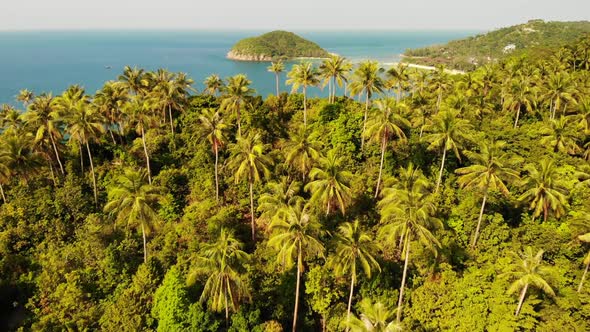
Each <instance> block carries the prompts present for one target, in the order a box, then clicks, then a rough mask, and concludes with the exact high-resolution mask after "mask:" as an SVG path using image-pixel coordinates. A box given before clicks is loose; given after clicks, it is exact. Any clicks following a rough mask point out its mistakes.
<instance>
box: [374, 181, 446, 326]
mask: <svg viewBox="0 0 590 332" xmlns="http://www.w3.org/2000/svg"><path fill="white" fill-rule="evenodd" d="M383 195H384V197H383V199H382V200H381V201H380V202H379V208H380V210H381V222H382V223H384V224H385V225H384V226H383V227H381V229H380V230H379V238H381V239H382V240H383V241H384V242H385V243H390V244H396V242H397V241H400V242H401V243H402V245H403V250H402V255H403V256H404V270H403V274H402V282H401V286H400V292H399V299H398V305H397V322H400V320H401V314H402V302H403V296H404V288H405V284H406V276H407V273H408V266H409V261H410V248H411V243H412V241H418V243H420V244H421V245H423V246H424V247H426V248H428V249H430V250H431V251H432V252H433V253H434V254H435V255H436V253H437V248H439V247H440V243H439V242H438V240H437V239H436V237H435V236H434V235H433V234H432V231H434V230H435V229H439V228H442V222H441V221H440V220H438V219H436V218H434V217H433V215H434V213H435V206H434V204H433V202H432V198H431V196H432V195H431V194H430V192H428V191H426V190H424V188H422V187H420V186H413V189H412V190H407V189H399V188H395V187H394V188H386V189H384V190H383ZM400 239H401V240H400Z"/></svg>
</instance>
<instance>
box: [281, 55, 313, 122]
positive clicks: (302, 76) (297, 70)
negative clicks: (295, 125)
mask: <svg viewBox="0 0 590 332" xmlns="http://www.w3.org/2000/svg"><path fill="white" fill-rule="evenodd" d="M287 77H288V78H289V79H288V80H287V84H289V85H292V86H293V88H292V90H291V93H294V92H297V90H299V87H301V88H302V89H303V125H304V126H307V88H308V87H310V86H317V85H319V84H320V79H319V72H318V70H317V68H315V67H314V66H313V64H312V63H311V62H309V61H306V62H302V63H299V64H296V65H293V68H292V69H291V71H290V72H289V73H288V74H287Z"/></svg>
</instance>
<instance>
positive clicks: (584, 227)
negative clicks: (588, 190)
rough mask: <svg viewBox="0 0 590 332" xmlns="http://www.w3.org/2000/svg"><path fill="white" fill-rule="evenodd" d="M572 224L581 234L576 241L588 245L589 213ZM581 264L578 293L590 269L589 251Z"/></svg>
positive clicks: (589, 235) (589, 233) (589, 230)
mask: <svg viewBox="0 0 590 332" xmlns="http://www.w3.org/2000/svg"><path fill="white" fill-rule="evenodd" d="M586 175H587V174H586ZM572 224H573V226H574V227H576V231H577V233H578V234H580V233H581V234H580V235H578V240H580V241H582V242H585V243H590V213H588V212H584V213H582V215H581V216H580V217H578V218H576V219H574V220H573V223H572ZM583 263H584V264H585V265H586V268H585V269H584V273H583V274H582V279H581V280H580V284H579V285H578V293H579V292H581V291H582V286H584V281H585V280H586V274H588V269H589V268H590V251H588V253H586V255H585V256H584V260H583Z"/></svg>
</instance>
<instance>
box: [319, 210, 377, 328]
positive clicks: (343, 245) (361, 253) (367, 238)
mask: <svg viewBox="0 0 590 332" xmlns="http://www.w3.org/2000/svg"><path fill="white" fill-rule="evenodd" d="M378 249H379V247H378V246H377V245H376V244H375V243H374V242H373V239H372V237H371V235H370V234H369V233H368V232H366V231H364V230H363V229H362V228H361V225H360V223H359V221H358V220H356V221H354V223H349V222H347V223H344V224H342V225H340V226H339V227H338V234H337V235H336V251H335V253H334V255H333V256H332V257H331V258H330V260H329V264H330V265H331V266H333V268H334V272H335V274H336V275H337V276H348V275H350V294H349V296H348V308H347V311H346V312H347V313H346V315H347V317H350V308H351V306H352V295H353V294H354V284H355V283H356V281H357V269H358V267H360V268H362V271H363V272H364V273H365V274H366V275H367V277H368V278H371V272H372V271H373V270H378V271H381V268H380V267H379V263H377V260H376V259H375V255H376V253H377V250H378Z"/></svg>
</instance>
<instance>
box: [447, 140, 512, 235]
mask: <svg viewBox="0 0 590 332" xmlns="http://www.w3.org/2000/svg"><path fill="white" fill-rule="evenodd" d="M505 146H506V142H504V141H492V142H483V143H481V144H480V152H479V153H476V152H469V151H468V152H466V153H465V154H466V155H467V157H468V158H469V160H471V162H472V163H473V164H472V165H471V166H467V167H462V168H459V169H457V170H456V171H455V173H457V174H459V175H460V176H459V179H458V181H457V182H458V183H459V185H460V186H461V187H465V188H472V189H475V190H478V191H481V192H482V193H483V200H482V202H481V209H480V210H479V218H478V219H477V228H476V229H475V234H474V235H473V241H472V242H471V247H475V245H476V244H477V237H478V235H479V229H480V226H481V220H482V218H483V212H484V209H485V206H486V201H487V198H488V193H489V192H490V190H491V191H496V190H497V191H499V192H500V193H502V194H504V195H505V196H508V195H510V191H509V190H508V188H507V187H506V184H505V183H504V181H510V182H512V181H515V180H517V179H519V174H518V171H516V170H514V169H512V168H511V167H510V166H511V165H512V164H515V162H516V160H515V159H514V158H510V156H509V155H508V154H506V153H505V152H504V151H503V149H504V147H505Z"/></svg>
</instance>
